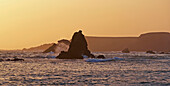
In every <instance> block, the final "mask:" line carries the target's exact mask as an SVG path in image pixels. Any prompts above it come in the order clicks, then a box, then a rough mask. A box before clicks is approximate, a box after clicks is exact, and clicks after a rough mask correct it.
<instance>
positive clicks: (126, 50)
mask: <svg viewBox="0 0 170 86" xmlns="http://www.w3.org/2000/svg"><path fill="white" fill-rule="evenodd" d="M122 53H130V51H129V49H128V48H125V49H124V50H122Z"/></svg>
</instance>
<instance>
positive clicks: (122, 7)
mask: <svg viewBox="0 0 170 86" xmlns="http://www.w3.org/2000/svg"><path fill="white" fill-rule="evenodd" d="M79 29H81V30H83V33H84V34H85V35H88V36H109V37H110V36H113V37H115V36H139V35H140V34H141V33H145V32H158V31H163V32H165V31H166V32H170V0H0V49H22V48H29V47H33V46H37V45H41V44H44V43H51V42H57V40H59V39H63V38H66V39H71V36H72V34H73V33H74V32H75V31H78V30H79Z"/></svg>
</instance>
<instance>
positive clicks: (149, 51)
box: [146, 50, 155, 54]
mask: <svg viewBox="0 0 170 86" xmlns="http://www.w3.org/2000/svg"><path fill="white" fill-rule="evenodd" d="M146 53H149V54H155V52H153V51H152V50H148V51H146Z"/></svg>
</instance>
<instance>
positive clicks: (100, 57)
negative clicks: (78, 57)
mask: <svg viewBox="0 0 170 86" xmlns="http://www.w3.org/2000/svg"><path fill="white" fill-rule="evenodd" d="M97 58H98V59H105V58H106V57H105V56H104V55H99V56H97Z"/></svg>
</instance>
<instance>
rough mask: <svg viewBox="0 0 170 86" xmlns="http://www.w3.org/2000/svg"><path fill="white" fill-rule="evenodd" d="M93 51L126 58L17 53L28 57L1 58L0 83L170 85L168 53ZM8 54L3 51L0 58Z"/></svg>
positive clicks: (169, 59)
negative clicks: (93, 59) (107, 59)
mask: <svg viewBox="0 0 170 86" xmlns="http://www.w3.org/2000/svg"><path fill="white" fill-rule="evenodd" d="M94 54H95V55H97V54H105V56H107V57H115V56H118V57H123V58H125V60H123V61H110V62H98V63H88V62H84V60H59V59H52V58H33V57H32V58H28V57H29V55H35V54H29V55H28V54H27V53H22V54H19V53H18V54H17V55H20V56H21V57H22V58H24V59H25V61H17V62H7V61H3V62H0V85H136V86H139V85H158V86H159V85H170V56H169V55H165V54H155V55H153V54H145V53H131V54H122V53H116V52H98V53H94ZM5 55H9V54H5ZM5 55H4V54H3V53H1V58H5V57H2V56H5ZM10 55H14V53H13V54H10ZM36 55H37V54H36ZM39 55H40V54H39ZM41 55H42V54H41ZM15 56H16V53H15ZM44 57H45V56H44Z"/></svg>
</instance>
